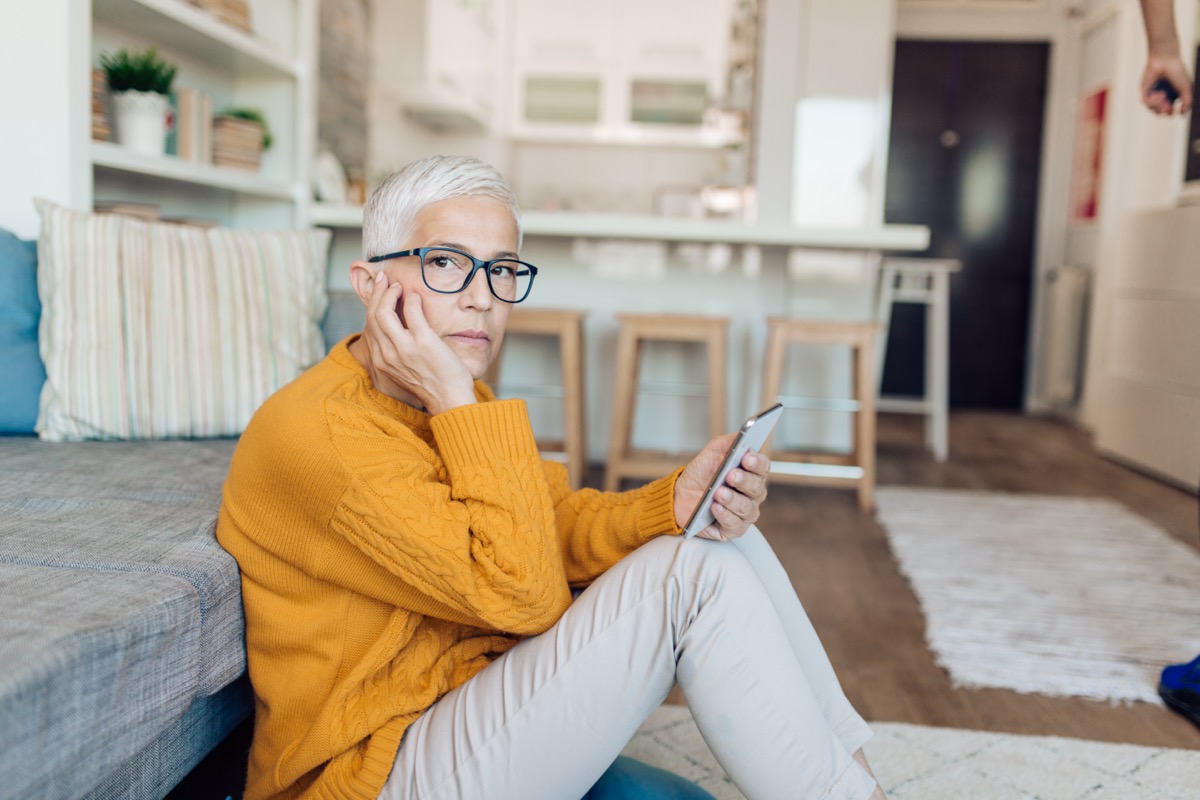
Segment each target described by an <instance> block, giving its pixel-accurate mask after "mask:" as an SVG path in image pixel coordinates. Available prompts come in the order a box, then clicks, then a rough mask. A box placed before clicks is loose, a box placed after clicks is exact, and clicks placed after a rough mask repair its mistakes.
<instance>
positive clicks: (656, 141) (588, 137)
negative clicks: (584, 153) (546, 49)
mask: <svg viewBox="0 0 1200 800" xmlns="http://www.w3.org/2000/svg"><path fill="white" fill-rule="evenodd" d="M512 140H513V141H514V142H516V143H518V144H574V145H580V144H584V145H612V146H617V147H689V148H697V149H717V148H721V147H729V146H731V145H742V144H745V142H746V139H745V137H737V136H728V135H726V134H723V133H721V132H720V131H717V130H712V129H709V128H700V127H685V126H674V127H673V126H664V127H661V128H660V127H658V126H649V125H635V124H633V123H630V124H628V125H624V126H622V127H620V128H598V127H587V128H571V127H569V126H558V125H555V126H547V127H545V128H543V129H541V130H539V129H537V128H535V127H534V126H533V124H532V123H523V124H522V125H521V126H520V127H519V128H518V129H517V130H516V131H515V133H514V134H513V136H512Z"/></svg>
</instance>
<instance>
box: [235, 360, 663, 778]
mask: <svg viewBox="0 0 1200 800" xmlns="http://www.w3.org/2000/svg"><path fill="white" fill-rule="evenodd" d="M352 340H353V337H352V338H351V339H348V340H346V341H345V342H342V343H341V344H339V345H338V346H337V347H335V348H334V349H333V351H332V352H331V353H330V354H329V356H328V357H327V358H326V359H325V360H324V361H322V362H321V363H320V364H318V365H317V366H315V367H313V368H312V369H310V370H309V371H308V372H306V373H305V374H303V375H301V376H300V377H299V378H298V379H296V380H295V381H293V382H292V383H291V384H289V385H288V386H286V387H285V388H284V389H282V390H281V391H279V392H278V393H276V394H275V395H274V396H273V397H271V398H270V399H269V400H268V401H267V402H266V403H264V404H263V406H262V407H261V408H260V409H259V411H258V412H257V413H256V414H255V416H254V418H253V420H251V422H250V425H249V426H248V427H247V429H246V432H245V434H244V435H243V436H242V439H241V441H240V442H239V444H238V447H237V450H236V452H235V453H234V456H233V463H232V466H231V468H230V471H229V476H228V478H227V480H226V483H225V491H224V502H223V503H222V507H221V515H220V520H219V522H218V526H217V538H218V540H219V541H220V542H221V544H222V545H223V546H224V547H225V548H226V549H227V550H228V551H229V552H230V553H232V554H233V556H234V557H235V558H236V559H237V561H238V564H239V566H240V567H241V571H242V595H243V602H244V605H245V609H246V646H247V651H248V658H249V671H250V677H251V680H252V682H253V684H254V690H255V696H256V700H257V710H256V717H255V732H254V742H253V744H252V746H251V753H250V774H249V778H248V785H247V789H246V793H245V797H246V798H247V800H258V798H293V797H321V798H325V797H328V798H334V797H338V798H341V797H353V798H360V797H361V798H375V797H377V796H378V794H379V791H380V790H381V789H382V787H383V784H384V782H385V781H386V779H387V776H388V773H389V772H390V770H391V767H392V763H393V762H394V760H395V756H396V751H397V749H398V748H399V745H400V741H401V737H402V736H403V733H404V730H405V729H406V728H407V727H408V725H410V724H411V723H412V722H413V721H414V720H415V719H416V718H417V717H419V716H420V715H421V713H422V712H423V711H424V710H425V709H426V708H428V707H429V706H430V705H432V704H433V703H434V702H435V701H436V700H437V699H438V698H439V697H441V696H442V695H443V694H445V693H446V692H448V691H450V690H451V689H453V688H454V687H456V686H459V685H461V684H462V683H464V682H465V681H467V680H469V679H470V678H471V676H473V675H474V674H475V673H477V672H478V671H479V670H481V669H483V668H484V667H486V666H487V665H488V664H490V663H491V662H492V661H493V660H494V659H495V658H496V657H497V656H499V655H501V654H502V653H504V652H506V651H507V650H508V649H509V648H511V647H512V646H513V645H514V644H516V643H517V642H518V641H520V639H521V638H523V637H525V636H532V635H536V634H538V633H541V632H543V631H545V630H546V629H548V628H549V627H550V626H551V625H553V624H554V623H555V622H556V621H557V620H558V618H559V617H560V616H562V613H563V612H564V611H565V610H566V608H567V607H568V605H569V604H570V602H571V598H570V591H569V587H570V586H583V585H586V584H587V583H589V582H590V581H591V580H593V579H595V578H596V577H597V576H598V575H600V574H601V573H603V572H604V570H606V569H608V568H609V567H610V566H612V565H613V564H614V563H616V562H617V561H618V560H619V559H620V558H622V557H623V556H624V555H626V554H627V553H629V552H632V551H633V550H634V549H636V548H637V547H638V546H639V545H641V544H642V543H644V542H646V541H647V540H649V539H650V538H652V537H654V536H656V535H659V534H663V533H671V534H678V533H679V532H680V531H679V528H678V527H677V526H676V524H675V520H674V510H673V506H672V499H673V495H674V485H675V479H676V478H677V477H678V473H675V474H673V475H670V476H667V477H666V478H663V479H662V480H659V481H656V482H654V483H651V484H649V485H647V486H644V487H642V488H641V489H638V490H635V491H632V492H626V493H623V494H605V493H601V492H596V491H594V490H586V489H585V490H582V491H577V492H572V491H571V490H570V484H569V481H568V480H567V473H566V470H565V468H564V467H563V466H562V465H561V464H558V463H554V462H543V461H542V460H541V458H540V457H539V455H538V451H537V445H536V444H535V442H534V438H533V432H532V430H531V428H530V425H529V419H528V414H527V411H526V409H525V404H524V403H523V402H522V401H519V400H496V399H495V397H494V396H493V395H492V393H491V391H490V390H489V389H488V388H487V387H486V386H485V385H483V384H482V383H477V384H476V399H477V400H478V401H479V402H477V403H475V404H473V405H468V406H462V407H460V408H456V409H452V410H450V411H447V412H444V413H442V414H438V415H436V416H432V417H431V416H430V415H428V414H426V413H424V412H422V411H420V410H417V409H414V408H411V407H409V406H407V405H404V404H403V403H399V402H397V401H395V400H393V399H392V398H389V397H386V396H384V395H382V394H380V393H379V392H376V391H375V390H374V388H373V387H372V385H371V382H370V379H369V377H368V375H367V372H366V370H365V369H364V368H363V367H362V365H361V364H359V363H358V361H357V360H356V359H355V358H354V356H352V355H351V354H350V352H349V350H348V349H347V344H348V343H349V342H350V341H352Z"/></svg>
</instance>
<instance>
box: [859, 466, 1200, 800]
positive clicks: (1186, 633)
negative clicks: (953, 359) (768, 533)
mask: <svg viewBox="0 0 1200 800" xmlns="http://www.w3.org/2000/svg"><path fill="white" fill-rule="evenodd" d="M877 499H878V504H879V518H880V522H881V523H882V525H883V527H884V528H885V529H886V531H887V535H888V539H889V541H890V542H891V546H892V551H893V552H894V553H895V556H896V558H897V560H898V561H899V563H900V569H901V570H902V571H903V573H904V574H905V575H906V576H907V577H908V579H909V582H910V583H911V584H912V587H913V591H914V592H915V593H916V596H917V598H918V599H919V600H920V602H921V607H922V609H923V611H924V613H925V617H926V639H927V641H928V643H929V647H930V649H931V650H932V651H933V653H934V655H935V656H936V658H937V660H938V663H939V664H941V665H942V666H943V667H944V668H945V669H946V670H947V671H948V672H949V674H950V677H951V679H952V680H953V681H954V683H955V684H956V685H958V686H962V687H971V688H974V687H999V688H1005V689H1013V690H1015V691H1018V692H1039V693H1042V694H1047V695H1058V696H1080V697H1088V698H1093V699H1098V700H1110V701H1129V700H1144V701H1148V702H1152V703H1158V702H1160V701H1159V699H1158V694H1157V686H1158V677H1159V672H1160V671H1161V669H1162V667H1163V666H1164V665H1167V664H1173V663H1180V662H1183V661H1188V660H1190V659H1191V658H1193V657H1194V656H1195V655H1196V653H1198V652H1200V555H1197V553H1196V551H1195V550H1193V549H1192V548H1190V547H1188V546H1187V545H1185V544H1183V543H1181V542H1179V541H1177V540H1175V539H1173V538H1171V536H1170V535H1169V534H1167V533H1166V532H1165V531H1163V530H1161V529H1159V528H1157V527H1155V526H1154V525H1153V524H1151V523H1150V522H1148V521H1147V520H1145V519H1142V518H1141V517H1139V516H1137V515H1136V514H1133V513H1132V512H1130V511H1129V510H1128V509H1126V508H1125V507H1123V506H1121V505H1119V504H1117V503H1114V502H1111V501H1107V500H1101V499H1092V498H1080V497H1050V496H1045V495H1026V494H1000V493H995V492H973V491H950V490H938V489H908V488H894V487H883V488H880V489H879V490H878V494H877ZM1198 774H1200V773H1198ZM1196 796H1200V794H1197V795H1196Z"/></svg>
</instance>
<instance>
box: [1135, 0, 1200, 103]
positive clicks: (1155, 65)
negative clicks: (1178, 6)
mask: <svg viewBox="0 0 1200 800" xmlns="http://www.w3.org/2000/svg"><path fill="white" fill-rule="evenodd" d="M1141 6H1142V21H1143V22H1144V23H1145V25H1146V45H1147V49H1148V55H1147V57H1146V69H1145V70H1144V71H1143V72H1142V102H1143V103H1145V104H1146V108H1148V109H1150V110H1151V111H1153V112H1154V113H1155V114H1163V115H1168V116H1169V115H1171V114H1174V113H1175V110H1176V109H1178V110H1179V113H1180V114H1186V113H1188V112H1189V111H1191V109H1192V102H1193V97H1192V79H1191V76H1190V75H1188V71H1187V66H1185V65H1184V63H1183V58H1182V56H1181V55H1180V50H1179V34H1178V33H1177V32H1176V30H1175V5H1174V3H1173V2H1172V0H1141ZM1160 82H1162V83H1160ZM1163 83H1166V84H1168V85H1169V86H1170V87H1171V88H1172V89H1173V90H1174V93H1175V94H1177V95H1178V96H1179V99H1178V100H1176V101H1172V100H1171V98H1170V97H1169V96H1168V94H1167V91H1166V89H1165V88H1164V86H1163Z"/></svg>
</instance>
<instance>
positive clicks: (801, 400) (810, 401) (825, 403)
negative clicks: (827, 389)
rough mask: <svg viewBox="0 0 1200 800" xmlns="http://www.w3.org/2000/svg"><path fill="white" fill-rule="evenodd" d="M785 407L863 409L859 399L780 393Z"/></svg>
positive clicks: (822, 409)
mask: <svg viewBox="0 0 1200 800" xmlns="http://www.w3.org/2000/svg"><path fill="white" fill-rule="evenodd" d="M778 400H779V402H780V403H783V407H784V408H794V409H797V410H799V409H803V410H805V411H851V412H854V411H862V403H861V402H859V401H858V400H851V399H849V398H839V397H804V396H802V395H780V397H779V398H778Z"/></svg>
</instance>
